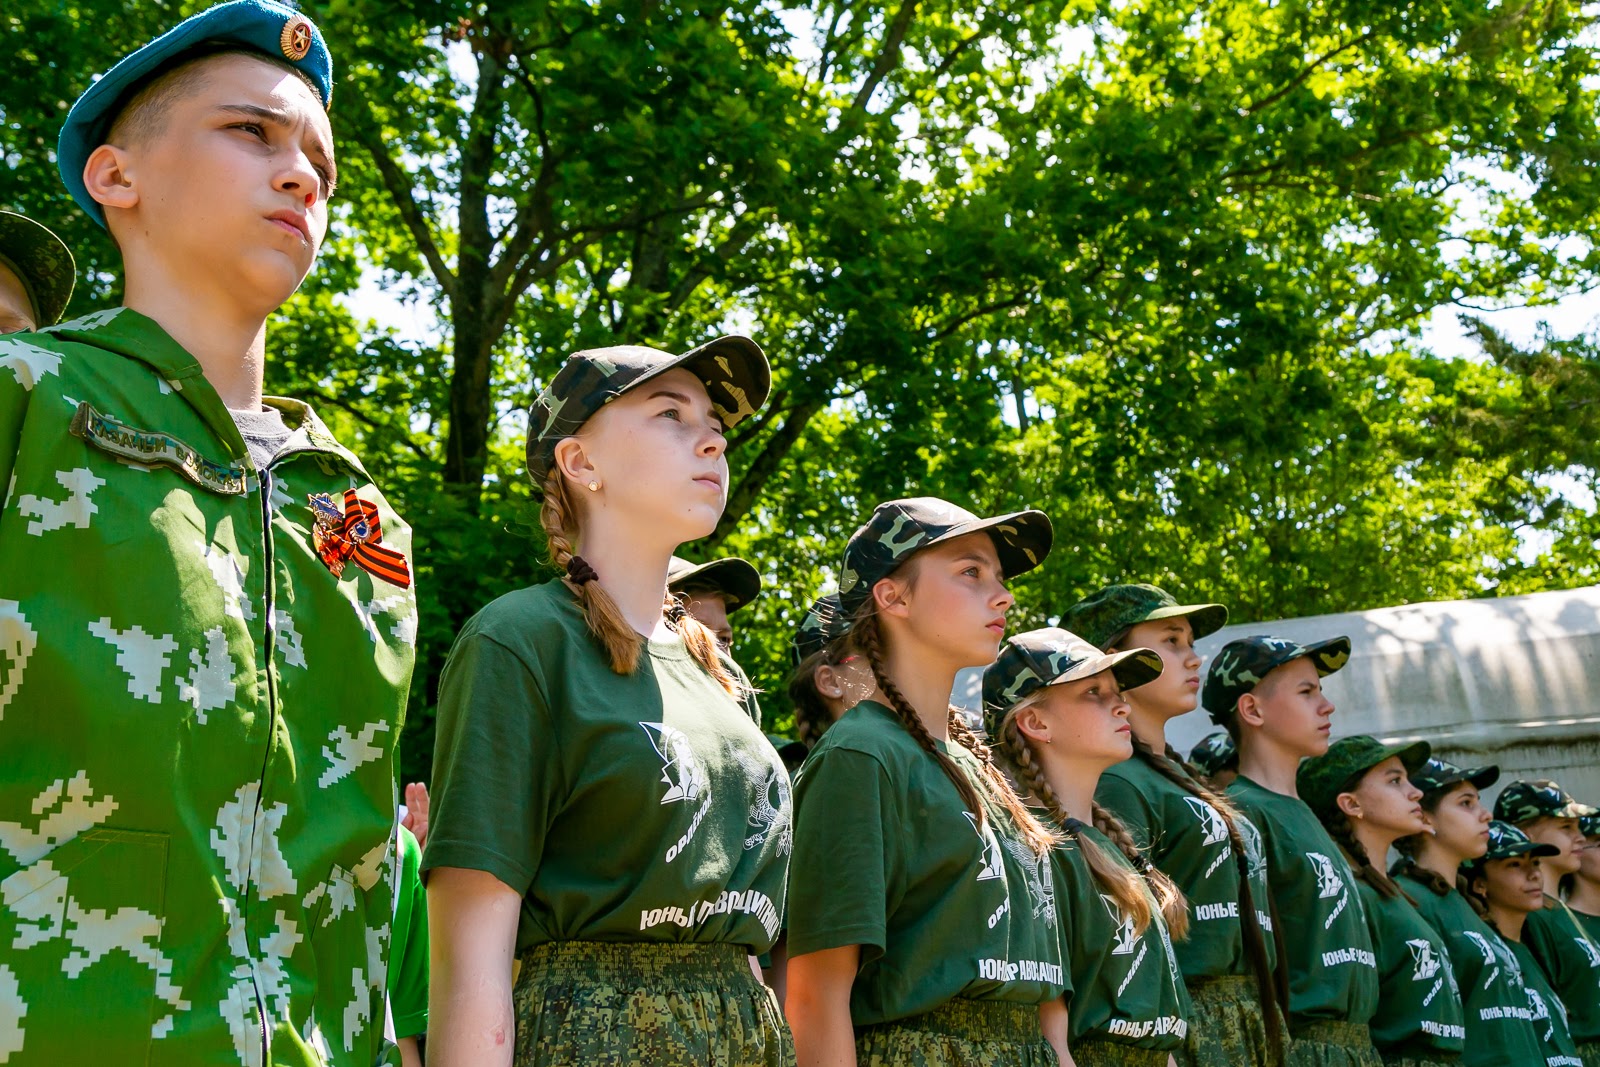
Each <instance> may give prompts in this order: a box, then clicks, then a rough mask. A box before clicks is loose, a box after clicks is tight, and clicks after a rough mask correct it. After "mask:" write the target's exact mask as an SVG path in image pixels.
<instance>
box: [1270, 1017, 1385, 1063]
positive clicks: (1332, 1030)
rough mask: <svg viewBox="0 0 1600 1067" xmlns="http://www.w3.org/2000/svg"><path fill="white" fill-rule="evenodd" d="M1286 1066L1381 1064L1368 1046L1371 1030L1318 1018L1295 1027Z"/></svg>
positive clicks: (1370, 1041) (1370, 1039) (1348, 1023)
mask: <svg viewBox="0 0 1600 1067" xmlns="http://www.w3.org/2000/svg"><path fill="white" fill-rule="evenodd" d="M1289 1067H1383V1060H1382V1059H1381V1058H1380V1057H1379V1056H1378V1050H1377V1049H1376V1048H1374V1047H1373V1046H1372V1031H1371V1030H1368V1029H1367V1028H1366V1026H1364V1025H1362V1024H1360V1023H1351V1022H1344V1021H1343V1020H1335V1019H1318V1020H1315V1021H1307V1022H1304V1023H1302V1024H1301V1025H1300V1026H1298V1027H1296V1028H1295V1035H1294V1041H1293V1042H1291V1043H1290V1045H1289Z"/></svg>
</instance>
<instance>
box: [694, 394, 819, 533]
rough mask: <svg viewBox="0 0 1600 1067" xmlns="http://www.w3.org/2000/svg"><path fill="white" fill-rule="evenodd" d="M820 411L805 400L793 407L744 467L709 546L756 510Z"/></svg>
mask: <svg viewBox="0 0 1600 1067" xmlns="http://www.w3.org/2000/svg"><path fill="white" fill-rule="evenodd" d="M820 410H822V404H821V402H820V401H816V400H806V401H803V402H801V403H799V404H796V405H795V406H794V408H793V409H791V410H790V412H789V417H788V418H787V419H784V420H783V425H782V426H780V427H778V429H777V430H776V431H775V432H774V433H773V434H772V436H771V437H769V438H767V441H766V444H764V445H763V446H762V447H761V452H760V454H759V455H757V456H756V458H755V460H754V461H753V462H751V463H750V464H749V465H748V466H747V467H745V473H744V477H743V478H741V479H739V484H738V485H736V486H735V487H734V489H733V492H731V493H729V494H728V506H727V507H726V508H724V509H723V512H722V519H721V521H720V522H718V523H717V528H716V529H715V530H713V531H712V532H711V536H710V537H709V538H708V539H707V540H709V541H710V543H711V545H712V546H716V545H719V544H721V543H722V542H723V541H724V540H726V539H727V537H728V535H729V534H730V533H732V532H733V531H734V530H735V529H737V528H738V526H739V524H740V523H742V522H743V521H744V518H745V516H746V515H748V514H749V512H750V509H751V508H753V507H754V506H755V502H756V499H757V498H758V497H759V496H760V495H761V491H762V490H763V489H765V488H766V485H767V482H769V481H770V480H771V479H772V476H773V475H774V474H776V473H777V472H778V467H779V466H780V465H781V464H782V463H783V460H784V457H785V456H787V455H788V454H789V450H790V449H791V448H793V447H794V444H795V442H796V441H798V440H799V439H800V434H801V433H802V432H804V430H805V428H806V424H807V423H809V422H810V421H811V418H812V416H814V415H815V414H816V413H817V412H818V411H820Z"/></svg>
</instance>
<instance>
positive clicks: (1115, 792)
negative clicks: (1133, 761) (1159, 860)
mask: <svg viewBox="0 0 1600 1067" xmlns="http://www.w3.org/2000/svg"><path fill="white" fill-rule="evenodd" d="M1094 799H1095V800H1096V801H1097V802H1099V804H1100V806H1101V807H1102V808H1108V809H1110V811H1111V813H1112V814H1113V815H1115V816H1116V817H1117V818H1118V819H1120V820H1122V825H1124V826H1126V827H1127V828H1128V830H1129V831H1130V832H1131V833H1132V834H1133V840H1134V841H1135V842H1136V843H1137V844H1138V846H1139V848H1140V849H1142V850H1144V851H1145V852H1150V851H1151V850H1152V849H1153V848H1154V847H1155V845H1156V842H1155V841H1153V840H1152V839H1151V832H1152V829H1153V828H1154V827H1155V825H1156V822H1157V820H1156V819H1155V817H1154V815H1153V813H1152V812H1151V811H1150V801H1149V799H1148V798H1147V797H1146V796H1145V795H1144V794H1143V793H1141V792H1140V791H1139V790H1138V789H1137V788H1136V787H1135V786H1134V784H1133V783H1132V782H1130V781H1128V780H1127V779H1126V778H1122V777H1120V776H1118V775H1114V774H1103V775H1101V776H1100V784H1099V785H1098V786H1096V787H1095V791H1094ZM1152 858H1153V857H1152Z"/></svg>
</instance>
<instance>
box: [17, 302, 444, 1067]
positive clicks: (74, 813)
mask: <svg viewBox="0 0 1600 1067" xmlns="http://www.w3.org/2000/svg"><path fill="white" fill-rule="evenodd" d="M274 404H275V406H277V407H279V408H280V409H281V410H282V411H283V412H284V415H285V422H286V423H287V424H288V425H290V426H291V427H295V430H294V434H293V436H292V437H291V439H290V440H289V442H288V443H287V445H286V446H285V447H284V449H283V451H282V452H281V453H280V454H279V456H278V457H277V458H276V459H275V460H274V461H273V463H272V464H271V465H270V467H269V469H268V470H266V471H261V472H258V471H256V470H255V468H254V467H253V465H252V464H251V462H250V460H249V459H248V457H247V452H246V449H245V445H244V442H243V440H242V439H241V437H240V435H239V432H238V430H237V428H236V427H235V425H234V423H233V420H232V418H231V417H230V415H229V414H228V411H227V409H226V408H225V407H224V406H223V403H222V400H221V399H220V397H219V396H218V395H217V393H216V391H215V390H214V389H213V388H212V387H211V385H210V384H209V383H208V382H207V380H206V379H205V377H204V376H203V374H202V372H201V368H200V366H199V364H198V363H197V362H196V361H195V360H194V359H193V357H191V356H190V355H189V354H188V353H187V352H185V351H184V350H183V349H182V348H181V347H180V346H179V345H178V344H177V343H176V342H175V341H173V340H172V339H171V338H170V337H168V336H167V334H166V333H165V332H164V331H163V330H161V329H160V327H158V326H157V325H156V324H155V323H154V322H151V321H150V320H149V319H146V318H144V317H143V316H141V315H139V314H137V313H135V312H133V311H129V310H126V309H119V310H113V311H106V312H98V313H95V314H93V315H88V316H85V317H84V318H81V319H78V320H75V321H73V322H69V323H65V324H63V325H61V326H59V327H55V328H53V329H50V330H47V331H43V332H41V333H36V334H16V335H13V336H11V337H8V338H0V487H7V488H6V491H5V496H4V502H3V508H0V751H3V752H4V753H5V756H4V767H5V772H4V773H3V774H0V1063H6V1064H10V1065H16V1064H20V1063H26V1064H62V1063H117V1064H133V1063H141V1064H142V1063H146V1062H152V1063H207V1064H225V1063H242V1064H264V1063H271V1064H295V1065H301V1064H322V1063H333V1064H350V1065H360V1067H367V1065H369V1064H372V1063H373V1062H375V1061H377V1060H379V1059H381V1058H384V1057H386V1056H387V1055H389V1052H388V1050H387V1047H386V1046H385V1044H384V1041H383V1039H382V1036H381V1035H382V1030H383V1017H384V1006H383V994H384V978H385V974H384V969H385V958H386V955H387V948H388V936H389V933H388V929H389V919H390V913H391V906H390V904H391V899H392V893H393V889H392V885H391V870H392V861H391V859H390V846H391V838H392V836H393V834H392V831H391V828H392V826H393V823H394V813H395V807H394V801H395V795H394V780H393V761H394V752H395V748H396V743H397V741H398V739H399V733H400V726H401V722H402V719H403V714H404V706H405V697H406V691H407V688H408V686H409V682H410V675H411V666H412V658H413V649H412V646H413V642H414V634H415V632H416V606H415V598H414V595H413V592H412V590H411V588H410V587H409V579H408V578H406V577H405V576H404V575H401V577H402V580H404V581H406V583H407V584H406V585H404V586H402V585H400V584H393V583H391V582H390V581H387V580H384V579H382V578H379V577H376V576H375V575H374V573H372V571H371V570H370V568H369V565H376V566H378V567H379V569H383V568H384V567H398V566H400V564H399V563H398V562H397V561H398V560H399V555H398V553H404V552H409V549H410V531H409V529H408V528H407V527H406V526H405V525H404V524H403V523H402V522H401V521H400V520H399V518H398V517H397V516H396V515H395V514H394V512H393V511H392V510H391V509H390V508H389V506H388V505H387V503H386V502H385V501H384V499H383V497H382V496H381V495H380V494H379V493H378V491H377V490H376V489H375V488H374V487H373V485H372V482H371V479H369V478H368V477H367V474H366V472H365V471H364V470H363V469H362V467H361V463H360V461H359V460H357V459H356V457H355V456H354V455H352V454H351V453H350V452H349V451H347V450H346V449H345V448H343V447H342V446H341V445H339V443H338V442H337V441H335V440H334V439H333V437H332V436H331V435H330V434H329V432H328V430H327V428H326V427H325V426H323V424H322V423H321V422H320V421H319V420H318V419H317V417H316V416H315V415H314V414H312V413H311V411H310V409H309V408H307V407H305V406H304V405H303V404H299V403H296V402H293V401H274ZM347 490H349V491H352V492H349V493H348V494H347ZM312 494H327V495H328V497H327V499H328V500H331V501H334V502H337V504H336V506H338V507H345V506H346V505H348V506H349V507H350V508H351V509H352V511H353V512H354V513H355V514H356V516H357V518H358V519H360V520H364V521H365V523H366V528H362V529H355V528H353V527H352V526H350V525H342V526H340V527H339V529H338V530H337V531H335V532H336V533H337V534H338V535H339V536H335V537H331V538H330V529H331V528H327V527H326V526H325V528H324V529H322V530H317V529H316V527H317V523H316V522H315V518H314V513H313V509H312V508H311V506H310V500H311V495H312ZM352 501H353V503H351V502H352ZM363 501H364V502H367V503H369V504H371V505H374V506H375V511H374V510H372V509H364V508H363V506H362V504H361V502H363ZM374 516H376V518H377V524H378V526H379V527H381V533H379V532H378V531H371V530H370V527H371V525H372V523H371V520H372V518H373V517H374ZM325 523H326V520H325ZM357 525H358V526H359V525H360V523H359V522H358V523H357ZM373 534H377V536H379V537H381V546H386V547H387V550H388V551H387V553H385V552H378V551H375V549H376V548H377V547H378V545H377V544H375V543H374V542H376V540H377V538H376V537H374V536H373ZM341 538H342V539H341ZM314 541H320V542H321V544H322V550H323V552H325V553H332V554H333V556H334V562H333V565H330V564H329V563H326V562H324V559H323V558H322V556H320V555H319V552H318V550H317V548H316V547H314ZM341 547H342V548H344V549H348V550H349V552H348V554H349V555H351V556H352V557H353V558H352V559H350V560H349V561H348V563H347V565H345V566H343V567H342V570H343V575H342V577H336V576H335V575H334V573H333V566H334V565H337V564H338V563H339V561H340V560H339V555H338V551H339V549H340V548H341ZM362 560H365V561H366V562H365V563H363V562H361V561H362ZM374 561H375V563H374ZM392 573H394V572H393V571H391V574H392Z"/></svg>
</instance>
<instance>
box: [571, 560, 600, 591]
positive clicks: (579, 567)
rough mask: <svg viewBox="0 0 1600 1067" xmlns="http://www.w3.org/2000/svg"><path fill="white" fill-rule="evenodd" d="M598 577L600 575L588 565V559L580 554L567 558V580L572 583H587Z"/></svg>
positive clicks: (579, 584)
mask: <svg viewBox="0 0 1600 1067" xmlns="http://www.w3.org/2000/svg"><path fill="white" fill-rule="evenodd" d="M599 578H600V575H599V574H597V573H596V572H595V569H594V568H593V567H591V566H589V561H588V560H586V559H584V558H583V557H582V556H573V557H572V558H571V559H569V560H567V580H568V581H570V582H571V583H572V584H573V585H578V586H582V585H587V584H588V583H589V582H593V581H597V580H598V579H599Z"/></svg>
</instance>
